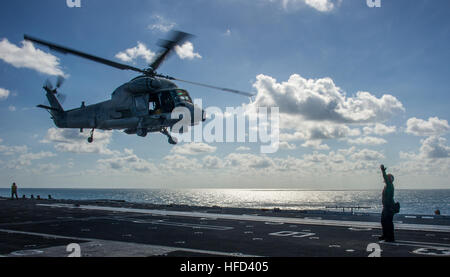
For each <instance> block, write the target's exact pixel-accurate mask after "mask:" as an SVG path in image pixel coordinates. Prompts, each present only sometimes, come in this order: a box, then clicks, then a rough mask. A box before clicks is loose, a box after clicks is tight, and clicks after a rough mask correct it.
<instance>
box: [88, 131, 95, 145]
mask: <svg viewBox="0 0 450 277" xmlns="http://www.w3.org/2000/svg"><path fill="white" fill-rule="evenodd" d="M94 130H95V129H92V130H91V135H90V136H89V137H88V139H87V141H88V142H89V143H93V142H94Z"/></svg>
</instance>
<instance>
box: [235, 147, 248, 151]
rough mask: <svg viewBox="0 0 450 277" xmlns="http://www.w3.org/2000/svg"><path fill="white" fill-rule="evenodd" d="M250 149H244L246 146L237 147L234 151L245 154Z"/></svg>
mask: <svg viewBox="0 0 450 277" xmlns="http://www.w3.org/2000/svg"><path fill="white" fill-rule="evenodd" d="M250 150H251V149H250V147H246V146H239V147H238V148H236V151H241V152H245V151H250Z"/></svg>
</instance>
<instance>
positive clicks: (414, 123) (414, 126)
mask: <svg viewBox="0 0 450 277" xmlns="http://www.w3.org/2000/svg"><path fill="white" fill-rule="evenodd" d="M449 130H450V126H449V125H448V122H447V120H444V119H439V118H438V117H430V118H429V119H428V121H425V120H422V119H418V118H415V117H413V118H410V119H408V121H407V122H406V133H408V134H413V135H415V136H439V135H442V134H445V133H447V132H448V131H449Z"/></svg>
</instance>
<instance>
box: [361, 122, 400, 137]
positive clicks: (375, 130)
mask: <svg viewBox="0 0 450 277" xmlns="http://www.w3.org/2000/svg"><path fill="white" fill-rule="evenodd" d="M396 129H397V128H396V127H395V126H386V125H384V124H382V123H375V124H374V125H373V126H366V127H364V128H363V132H364V134H365V135H371V134H374V135H378V136H384V135H388V134H392V133H395V131H396Z"/></svg>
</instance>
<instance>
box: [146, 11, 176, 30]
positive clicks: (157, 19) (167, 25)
mask: <svg viewBox="0 0 450 277" xmlns="http://www.w3.org/2000/svg"><path fill="white" fill-rule="evenodd" d="M153 19H154V23H153V24H150V25H148V28H149V29H150V30H153V31H160V32H163V33H166V32H169V31H170V30H172V29H173V28H174V27H175V26H176V25H177V24H176V23H175V22H171V21H169V20H167V19H166V18H164V17H163V16H161V15H154V16H153Z"/></svg>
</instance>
